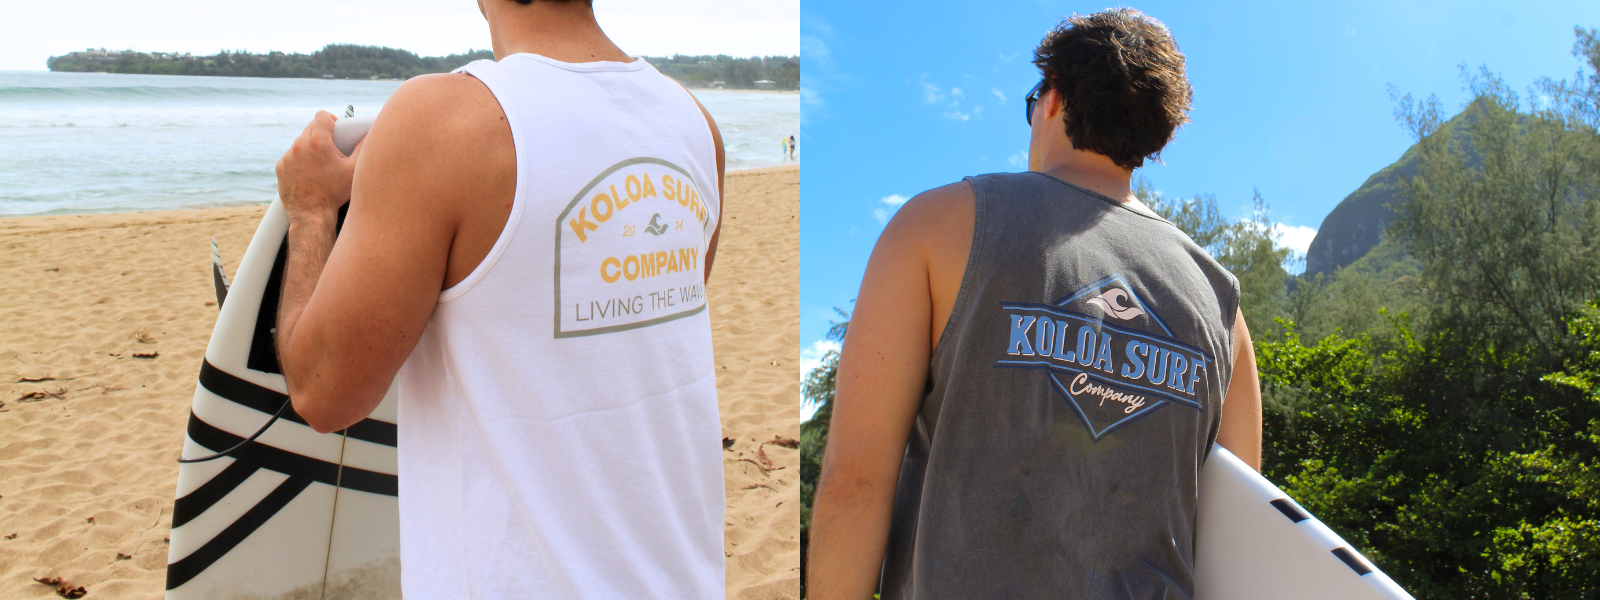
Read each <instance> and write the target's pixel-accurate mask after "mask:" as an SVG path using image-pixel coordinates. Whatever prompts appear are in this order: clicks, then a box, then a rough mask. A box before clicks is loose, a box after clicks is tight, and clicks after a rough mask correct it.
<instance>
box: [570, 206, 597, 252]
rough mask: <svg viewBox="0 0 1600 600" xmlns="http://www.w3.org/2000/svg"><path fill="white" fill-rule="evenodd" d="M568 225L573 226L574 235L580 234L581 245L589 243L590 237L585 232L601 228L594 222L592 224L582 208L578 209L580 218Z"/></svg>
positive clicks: (579, 241)
mask: <svg viewBox="0 0 1600 600" xmlns="http://www.w3.org/2000/svg"><path fill="white" fill-rule="evenodd" d="M601 220H604V219H601ZM567 224H568V225H571V226H572V232H573V233H576V234H578V243H579V244H582V243H584V242H587V241H589V235H588V234H586V233H584V232H583V230H585V229H587V230H589V231H594V230H596V229H599V228H600V226H599V225H595V224H594V223H593V222H590V221H589V219H588V218H587V217H585V216H584V215H583V207H582V206H580V207H578V218H576V219H573V220H571V221H569V222H567Z"/></svg>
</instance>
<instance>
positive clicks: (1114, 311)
mask: <svg viewBox="0 0 1600 600" xmlns="http://www.w3.org/2000/svg"><path fill="white" fill-rule="evenodd" d="M1127 299H1128V293H1127V292H1124V291H1122V288H1111V289H1109V290H1106V291H1105V293H1103V294H1100V295H1099V296H1098V297H1095V298H1090V299H1089V300H1087V302H1088V303H1089V304H1093V305H1095V306H1098V307H1100V310H1102V311H1105V313H1106V314H1107V315H1110V316H1111V318H1113V319H1118V320H1121V321H1126V320H1128V319H1132V318H1134V317H1137V316H1140V315H1143V314H1144V311H1142V310H1139V309H1138V308H1136V307H1132V306H1124V305H1123V302H1124V301H1126V300H1127Z"/></svg>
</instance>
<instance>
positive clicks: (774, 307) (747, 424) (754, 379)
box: [0, 166, 800, 599]
mask: <svg viewBox="0 0 1600 600" xmlns="http://www.w3.org/2000/svg"><path fill="white" fill-rule="evenodd" d="M726 187H727V194H726V200H725V205H726V208H725V212H724V219H723V224H722V237H721V245H720V247H719V248H718V251H717V256H716V263H715V267H714V269H715V270H714V272H713V274H712V278H711V281H710V284H709V285H708V286H707V295H708V298H709V301H710V305H711V318H712V328H713V336H714V342H715V344H716V354H717V373H718V377H717V388H718V392H719V397H720V402H721V413H722V424H723V435H724V436H726V437H727V438H729V439H731V440H733V443H732V445H731V446H730V447H729V448H728V449H727V450H725V451H724V452H723V458H724V460H723V464H724V473H725V474H726V479H727V517H726V524H727V527H726V534H725V542H724V545H725V552H726V554H727V556H728V563H727V565H728V597H729V598H749V599H768V598H772V599H777V598H798V597H799V503H800V495H799V487H800V481H799V478H800V474H799V451H798V450H796V449H792V448H787V447H784V446H781V445H775V444H771V443H765V442H768V441H771V440H773V439H774V438H779V437H782V438H798V437H799V403H798V398H799V376H798V369H799V345H800V344H799V284H800V277H799V244H800V226H799V206H800V171H799V168H798V167H795V166H789V167H776V168H770V169H758V170H750V171H739V172H734V173H730V174H729V175H728V177H727V186H726ZM264 211H265V207H241V208H219V209H205V210H189V211H167V212H150V213H133V214H109V215H74V216H46V217H21V218H12V219H0V280H3V281H4V282H5V286H4V287H5V293H4V295H0V598H53V597H57V596H56V592H55V589H54V588H52V587H50V586H47V585H43V584H39V583H36V582H35V581H34V580H35V579H36V578H51V577H59V578H62V579H65V580H68V581H70V582H71V583H72V585H74V586H79V585H81V586H83V587H84V588H86V589H87V592H88V594H87V596H86V597H87V598H141V599H142V598H160V597H161V596H162V593H163V589H164V583H165V577H166V575H165V570H166V562H167V546H166V542H165V541H164V538H166V537H167V535H168V532H169V530H170V527H171V514H172V505H173V497H172V496H173V492H174V490H175V489H176V482H177V474H178V465H177V463H176V462H175V460H176V459H177V457H178V452H179V449H180V448H181V445H182V442H183V436H184V434H183V429H184V424H185V422H186V420H187V419H188V414H189V404H190V401H191V399H192V397H193V395H194V390H195V385H196V375H197V373H198V370H199V366H200V362H201V357H202V355H203V353H204V351H205V344H206V342H207V340H208V338H209V337H210V334H211V329H212V326H213V325H214V324H215V322H216V318H217V307H216V304H215V300H216V298H215V295H214V293H213V291H212V287H211V279H210V272H209V261H210V257H209V253H210V246H209V241H210V239H211V238H212V237H213V236H214V237H215V238H216V240H217V245H218V247H219V248H220V249H221V252H222V256H223V260H224V264H225V265H226V267H227V269H228V273H229V274H230V275H231V274H232V273H233V272H234V271H235V270H236V266H237V264H238V262H239V259H240V257H241V256H242V255H243V253H244V249H245V247H246V245H247V244H248V242H249V240H250V236H251V235H252V234H253V233H254V232H255V228H256V224H257V222H258V220H259V219H260V217H261V215H262V213H263V212H264Z"/></svg>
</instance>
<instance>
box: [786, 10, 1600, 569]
mask: <svg viewBox="0 0 1600 600" xmlns="http://www.w3.org/2000/svg"><path fill="white" fill-rule="evenodd" d="M1575 33H1576V36H1577V41H1576V43H1575V44H1574V49H1573V54H1574V55H1575V56H1577V57H1578V58H1580V59H1581V60H1582V61H1583V63H1584V66H1583V67H1582V69H1581V70H1580V71H1579V73H1577V74H1576V76H1575V77H1573V78H1572V79H1570V80H1560V81H1557V80H1552V79H1549V78H1545V79H1543V80H1541V81H1539V82H1537V83H1536V84H1535V85H1534V86H1533V89H1532V90H1530V92H1531V93H1529V94H1528V97H1527V99H1524V98H1522V97H1520V95H1519V94H1517V93H1516V92H1515V91H1513V90H1512V89H1510V88H1509V87H1508V86H1506V85H1505V83H1504V82H1503V81H1502V80H1500V79H1499V78H1498V77H1496V76H1495V75H1494V74H1493V73H1490V72H1488V71H1486V70H1482V69H1480V70H1478V71H1476V72H1474V71H1469V70H1467V69H1466V68H1465V67H1463V80H1464V83H1465V85H1466V88H1467V90H1468V91H1469V92H1471V98H1472V99H1471V100H1470V101H1469V102H1468V103H1467V104H1466V105H1465V106H1464V107H1463V108H1462V109H1461V111H1460V112H1459V114H1457V115H1455V116H1454V117H1452V118H1450V119H1448V120H1446V119H1445V118H1444V114H1443V112H1442V107H1441V106H1440V103H1439V102H1438V100H1437V98H1436V97H1430V98H1428V99H1427V100H1423V101H1417V100H1416V99H1414V98H1413V97H1411V96H1410V95H1404V96H1402V95H1400V94H1398V93H1394V96H1395V104H1396V107H1397V108H1396V111H1395V112H1396V118H1397V120H1398V121H1399V123H1400V124H1401V125H1402V126H1403V127H1405V128H1406V129H1407V131H1409V132H1410V133H1411V134H1412V135H1413V136H1414V138H1415V139H1416V145H1415V146H1413V148H1412V150H1411V151H1410V152H1414V153H1415V154H1416V156H1417V158H1418V164H1417V170H1416V173H1415V174H1413V175H1410V176H1408V177H1406V178H1404V179H1403V181H1402V185H1403V190H1402V191H1403V193H1402V194H1401V196H1402V201H1401V202H1400V203H1399V205H1398V206H1393V207H1392V208H1393V209H1394V210H1395V212H1396V219H1395V221H1394V222H1392V223H1391V224H1390V225H1389V227H1388V229H1387V231H1386V233H1385V238H1384V239H1383V241H1382V242H1381V243H1380V244H1379V245H1378V247H1377V248H1375V249H1373V250H1372V251H1371V252H1370V253H1369V254H1368V255H1367V256H1365V257H1363V258H1362V259H1360V260H1358V261H1356V262H1355V263H1354V264H1351V265H1349V266H1346V267H1344V268H1342V269H1340V270H1339V271H1337V272H1336V273H1335V274H1334V275H1333V276H1332V277H1323V276H1320V275H1319V276H1317V277H1314V278H1307V277H1303V276H1302V277H1289V276H1288V275H1287V272H1286V271H1285V270H1284V268H1283V265H1284V263H1285V261H1286V260H1287V259H1291V258H1293V257H1292V256H1291V253H1290V252H1289V251H1288V250H1287V249H1285V248H1282V247H1281V246H1280V245H1279V244H1278V242H1277V240H1276V239H1275V238H1274V237H1273V235H1272V234H1271V230H1270V229H1269V227H1268V224H1269V223H1270V220H1269V219H1268V211H1267V207H1266V203H1265V202H1264V201H1263V200H1262V199H1261V198H1260V196H1259V194H1258V195H1257V198H1256V211H1255V213H1254V214H1253V215H1252V216H1251V217H1250V218H1248V219H1246V220H1244V221H1242V222H1229V221H1227V220H1225V219H1223V218H1222V217H1220V215H1219V214H1218V212H1217V210H1216V199H1215V198H1214V197H1211V196H1197V197H1195V198H1193V199H1189V200H1185V201H1166V200H1164V199H1162V198H1159V197H1156V196H1155V195H1154V194H1152V193H1151V192H1150V186H1149V185H1148V184H1144V183H1142V182H1141V184H1140V185H1136V190H1135V193H1136V194H1137V195H1139V196H1140V197H1141V198H1142V199H1144V200H1145V202H1146V203H1147V204H1150V205H1151V206H1152V208H1154V209H1155V210H1156V211H1157V212H1159V213H1161V214H1162V215H1163V216H1165V217H1166V218H1167V219H1168V220H1170V221H1172V222H1173V223H1174V224H1175V225H1177V226H1178V227H1179V228H1181V229H1183V230H1184V231H1185V232H1186V233H1188V234H1189V235H1190V237H1192V238H1193V239H1194V240H1195V241H1196V243H1198V244H1200V245H1201V246H1203V247H1205V248H1207V249H1208V250H1209V251H1210V252H1211V253H1212V255H1213V256H1215V257H1216V258H1217V259H1218V261H1219V262H1221V263H1222V264H1223V265H1224V266H1225V267H1227V268H1228V269H1229V270H1230V271H1232V272H1233V273H1234V275H1235V276H1236V277H1238V279H1239V281H1240V286H1241V291H1242V295H1243V298H1242V301H1241V303H1242V309H1243V311H1244V313H1245V319H1246V322H1247V324H1248V325H1249V327H1250V329H1251V331H1252V335H1253V337H1254V344H1255V350H1256V360H1257V367H1258V369H1259V370H1260V374H1261V387H1262V400H1263V409H1264V410H1263V412H1264V417H1263V420H1264V423H1263V429H1264V444H1263V465H1262V472H1263V475H1265V476H1266V477H1267V478H1268V479H1270V480H1271V481H1272V482H1273V483H1275V484H1277V485H1278V486H1280V487H1282V488H1283V489H1284V490H1285V491H1286V492H1288V493H1289V494H1290V495H1291V496H1293V497H1294V498H1295V499H1296V500H1298V501H1299V502H1300V504H1302V505H1303V506H1305V507H1306V508H1307V509H1308V510H1309V511H1310V512H1311V513H1312V514H1314V515H1316V516H1317V517H1318V518H1319V519H1320V520H1322V521H1323V522H1324V523H1326V524H1327V525H1328V526H1329V527H1331V528H1332V529H1333V530H1334V531H1336V532H1338V533H1339V534H1340V535H1341V536H1343V537H1344V539H1345V540H1346V541H1348V542H1350V543H1351V544H1353V545H1354V546H1356V547H1357V548H1358V549H1359V550H1360V551H1361V552H1362V553H1363V554H1365V555H1366V556H1367V557H1368V558H1369V559H1371V560H1372V561H1373V562H1374V563H1376V564H1377V565H1378V566H1379V568H1381V569H1383V571H1384V572H1385V573H1387V574H1388V575H1390V576H1391V577H1392V578H1394V579H1395V581H1396V582H1398V583H1399V584H1400V585H1401V586H1402V587H1404V588H1405V589H1406V590H1407V591H1409V592H1411V593H1412V594H1413V595H1414V596H1416V597H1417V598H1452V599H1455V598H1459V599H1468V598H1473V599H1477V598H1484V599H1502V598H1504V599H1527V598H1571V599H1582V598H1588V599H1592V598H1600V577H1597V576H1596V574H1597V573H1600V304H1597V302H1600V131H1597V128H1600V36H1597V31H1596V30H1595V29H1584V28H1581V27H1580V28H1576V29H1575ZM841 314H842V313H841ZM847 328H848V317H846V318H845V320H842V321H841V322H839V323H838V324H836V325H835V327H834V328H833V330H832V331H830V337H832V338H833V339H839V340H842V339H843V336H844V335H845V332H846V330H847ZM837 365H838V355H837V353H830V354H829V355H828V356H826V357H825V358H824V360H823V364H822V366H821V367H820V368H818V369H816V370H814V371H812V372H811V373H808V374H806V377H805V380H804V383H803V386H802V392H803V394H804V396H805V399H806V401H807V402H810V403H812V404H813V405H815V406H817V407H819V409H818V410H817V412H816V416H815V417H814V418H812V419H811V420H810V421H807V422H806V423H804V424H802V426H801V443H802V457H801V460H802V462H801V474H802V492H801V493H802V509H801V511H802V512H801V514H802V517H801V518H802V533H801V539H802V558H801V560H802V569H803V567H804V564H805V557H804V544H805V543H806V542H807V540H808V537H807V536H808V533H809V524H810V506H811V499H812V497H813V495H814V493H815V489H816V488H815V486H816V481H817V477H818V476H819V474H820V472H821V458H822V450H823V448H824V447H825V445H826V440H827V421H828V419H829V418H830V416H831V414H832V400H833V390H834V377H835V371H836V369H837Z"/></svg>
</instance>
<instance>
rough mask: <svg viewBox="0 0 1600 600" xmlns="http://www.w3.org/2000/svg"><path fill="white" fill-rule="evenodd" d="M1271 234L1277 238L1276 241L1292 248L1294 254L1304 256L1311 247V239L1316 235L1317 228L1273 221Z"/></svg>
mask: <svg viewBox="0 0 1600 600" xmlns="http://www.w3.org/2000/svg"><path fill="white" fill-rule="evenodd" d="M1272 234H1273V236H1274V237H1276V238H1278V243H1280V244H1283V245H1284V246H1288V247H1289V248H1292V249H1294V251H1295V253H1296V254H1299V255H1301V256H1305V254H1306V252H1307V251H1308V250H1310V249H1311V240H1312V239H1314V238H1316V237H1317V230H1315V229H1312V228H1310V227H1305V226H1295V225H1284V224H1283V223H1273V224H1272Z"/></svg>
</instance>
